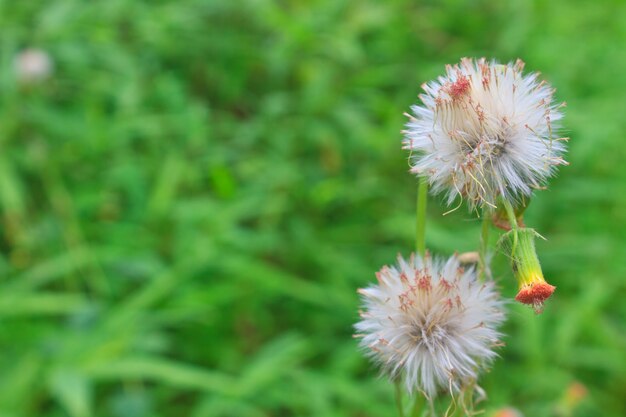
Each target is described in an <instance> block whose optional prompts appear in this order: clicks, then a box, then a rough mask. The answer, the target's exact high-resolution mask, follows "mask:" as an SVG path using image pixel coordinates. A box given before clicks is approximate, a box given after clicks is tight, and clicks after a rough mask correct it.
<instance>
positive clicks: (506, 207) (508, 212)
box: [502, 199, 518, 254]
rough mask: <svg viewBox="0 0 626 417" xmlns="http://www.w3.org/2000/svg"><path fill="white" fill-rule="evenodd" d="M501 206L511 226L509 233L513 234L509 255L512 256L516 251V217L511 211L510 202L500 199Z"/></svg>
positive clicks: (513, 211)
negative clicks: (502, 205)
mask: <svg viewBox="0 0 626 417" xmlns="http://www.w3.org/2000/svg"><path fill="white" fill-rule="evenodd" d="M502 204H504V210H506V216H507V217H508V218H509V223H510V224H511V231H512V232H513V243H512V245H511V254H514V253H515V251H516V250H517V230H518V227H517V217H516V216H515V210H513V206H512V205H511V202H510V201H508V200H505V199H502Z"/></svg>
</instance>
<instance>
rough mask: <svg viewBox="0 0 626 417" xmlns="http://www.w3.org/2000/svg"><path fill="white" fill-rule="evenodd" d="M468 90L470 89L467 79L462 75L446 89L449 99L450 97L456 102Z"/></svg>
mask: <svg viewBox="0 0 626 417" xmlns="http://www.w3.org/2000/svg"><path fill="white" fill-rule="evenodd" d="M469 89H470V81H469V78H467V77H466V76H464V75H461V76H459V77H458V78H457V80H456V81H455V82H453V83H452V84H450V87H449V89H448V94H450V97H452V99H454V100H456V99H458V98H460V97H462V96H464V95H465V94H466V93H467V92H468V91H469Z"/></svg>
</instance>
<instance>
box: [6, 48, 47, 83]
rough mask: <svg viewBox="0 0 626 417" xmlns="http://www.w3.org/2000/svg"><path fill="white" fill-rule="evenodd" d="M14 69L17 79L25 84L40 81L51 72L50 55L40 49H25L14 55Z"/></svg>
mask: <svg viewBox="0 0 626 417" xmlns="http://www.w3.org/2000/svg"><path fill="white" fill-rule="evenodd" d="M14 66H15V71H16V73H17V76H18V78H19V80H20V81H21V82H23V83H26V84H31V83H35V82H37V81H42V80H44V79H46V78H48V76H49V75H50V74H51V73H52V70H53V67H54V65H53V62H52V60H51V59H50V56H49V55H48V54H47V53H46V52H45V51H43V50H40V49H25V50H23V51H22V52H20V53H19V54H18V55H17V56H16V57H15V62H14Z"/></svg>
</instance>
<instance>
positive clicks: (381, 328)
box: [355, 254, 504, 398]
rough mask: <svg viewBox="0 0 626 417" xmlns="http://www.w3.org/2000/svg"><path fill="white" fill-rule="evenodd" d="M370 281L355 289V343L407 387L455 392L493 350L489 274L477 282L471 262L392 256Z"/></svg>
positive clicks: (500, 315) (494, 316) (495, 309)
mask: <svg viewBox="0 0 626 417" xmlns="http://www.w3.org/2000/svg"><path fill="white" fill-rule="evenodd" d="M376 277H377V279H378V284H377V285H372V286H370V287H368V288H365V289H360V290H359V293H360V294H361V297H362V301H363V310H362V311H361V321H359V322H358V323H357V324H356V325H355V328H356V331H357V334H356V337H360V338H361V342H360V345H361V347H362V348H363V349H365V350H366V351H367V353H368V356H369V357H371V358H372V359H373V360H374V361H376V362H378V363H379V364H380V365H381V367H382V370H383V371H384V372H385V373H386V374H387V375H388V376H389V377H390V378H391V379H396V378H403V379H404V384H405V386H406V389H407V390H408V391H409V392H415V391H419V392H421V393H423V394H425V395H426V396H427V397H429V398H433V397H434V396H435V395H436V393H437V391H438V389H440V388H445V389H446V390H449V391H450V392H451V393H457V392H460V391H461V390H462V389H463V387H464V386H465V385H466V384H470V383H473V382H475V381H476V379H477V377H478V373H479V371H480V370H481V369H483V368H485V367H486V366H488V364H489V363H490V361H491V360H492V359H493V358H494V357H495V356H496V353H495V352H494V350H493V349H494V348H495V347H496V346H498V345H499V343H500V342H499V337H500V336H501V335H500V333H499V332H498V330H497V328H498V326H499V325H500V324H501V322H502V321H503V320H504V310H503V302H502V301H501V299H500V296H499V294H498V292H497V291H496V290H495V288H494V283H493V281H487V282H480V281H478V280H477V278H476V272H475V270H474V268H465V269H464V268H462V267H461V264H460V262H459V260H458V258H457V256H456V255H455V256H452V257H451V258H449V259H448V260H444V259H434V260H433V259H432V258H431V256H430V255H428V254H426V256H425V257H424V258H421V257H419V256H417V255H411V257H410V258H409V259H408V260H405V259H403V258H402V257H401V256H398V264H397V266H392V267H389V266H385V267H383V268H382V270H381V271H380V272H378V273H377V274H376Z"/></svg>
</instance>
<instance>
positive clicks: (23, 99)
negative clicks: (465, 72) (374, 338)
mask: <svg viewBox="0 0 626 417" xmlns="http://www.w3.org/2000/svg"><path fill="white" fill-rule="evenodd" d="M625 21H626V3H625V2H623V1H621V0H614V1H597V2H594V1H582V0H552V1H539V0H535V1H523V0H517V1H483V0H473V1H467V2H464V1H458V0H443V1H435V0H430V1H422V2H418V1H410V0H392V1H389V2H380V1H374V0H364V1H347V0H312V1H303V0H285V1H270V0H242V1H227V0H221V1H220V0H209V1H200V0H185V1H182V0H181V1H130V0H128V1H122V0H107V1H104V0H101V1H89V2H87V1H79V0H67V1H35V0H33V1H8V0H4V1H0V209H1V230H0V249H1V256H0V271H1V277H2V278H1V280H0V351H1V354H0V415H1V416H3V417H22V416H23V417H29V416H46V417H48V416H49V417H57V416H59V417H60V416H69V417H90V416H113V417H129V416H130V417H147V416H190V417H204V416H215V417H226V416H238V417H246V416H250V417H257V416H352V417H357V416H359V417H365V416H383V415H384V416H391V415H394V407H393V396H392V390H391V387H390V386H389V384H388V383H386V382H385V381H384V380H382V379H379V378H377V376H376V371H375V370H374V369H373V368H372V367H371V366H370V365H369V364H368V363H367V361H366V360H365V359H363V358H362V356H361V354H360V353H359V352H358V351H357V348H356V341H354V340H353V339H352V337H351V334H352V329H351V326H352V324H353V323H354V322H355V320H356V319H357V308H358V298H357V295H356V293H355V289H356V288H357V287H359V286H364V285H367V284H368V283H369V282H371V281H372V280H373V278H374V272H375V271H376V270H378V269H379V268H380V267H381V266H382V265H383V264H386V263H390V262H393V261H394V258H395V255H396V253H398V252H401V253H405V254H406V253H407V252H409V251H410V250H411V248H412V247H413V230H414V217H413V213H414V202H415V191H416V190H415V188H416V181H415V179H414V178H413V177H411V175H409V174H408V173H407V162H406V158H407V155H406V154H405V153H404V152H403V151H402V150H401V149H400V140H401V135H400V133H399V131H400V130H401V129H402V126H403V123H404V122H405V118H404V117H403V116H402V113H403V112H404V111H406V110H407V109H408V107H409V105H410V104H412V103H414V102H416V100H417V94H418V93H419V85H420V84H421V83H422V82H424V81H427V80H429V79H432V78H433V77H435V76H437V75H439V74H440V73H442V71H443V66H444V64H445V63H454V62H457V61H458V59H459V58H460V57H461V56H487V57H493V58H497V59H499V60H502V61H509V60H514V59H516V58H517V57H520V58H522V59H524V60H525V61H526V62H527V69H528V70H535V71H536V70H541V71H543V75H544V77H545V78H546V79H547V80H549V81H550V82H551V83H552V84H553V85H554V86H555V87H557V88H558V92H557V98H558V99H561V100H566V101H567V102H568V108H567V109H566V110H567V117H566V119H565V126H566V133H565V134H566V135H569V136H571V137H572V140H571V142H570V152H569V154H568V160H569V161H570V162H571V166H570V167H565V168H563V169H562V170H561V172H560V175H559V177H558V178H557V179H556V180H555V181H553V182H552V184H551V187H550V190H549V191H544V192H541V193H538V194H537V196H536V198H535V199H534V200H533V203H532V204H531V206H530V208H529V209H528V211H527V217H526V220H527V223H528V224H530V225H532V226H534V227H536V228H537V229H538V231H539V232H540V233H542V234H543V235H544V236H546V237H547V238H548V240H547V241H546V242H542V243H540V247H539V251H540V257H541V260H542V262H543V266H544V272H545V274H546V277H547V278H548V280H549V281H550V282H551V283H553V284H554V285H556V286H557V287H558V290H557V292H556V294H555V296H554V298H553V300H551V301H550V302H549V304H548V305H547V307H546V310H545V312H544V313H543V315H541V316H535V315H534V314H533V313H532V311H531V310H530V309H527V308H523V307H521V306H518V305H513V304H511V306H510V319H509V322H508V324H507V326H506V329H505V331H506V333H507V334H508V335H509V336H508V337H507V338H506V340H505V341H506V344H507V345H506V346H505V347H503V348H502V349H501V350H500V353H501V355H502V358H500V359H499V360H498V361H497V362H496V364H495V366H494V369H493V371H492V372H491V373H489V374H487V375H485V376H484V378H483V380H482V381H481V382H482V385H483V386H484V388H485V389H486V390H487V393H488V396H489V399H488V401H486V402H485V403H483V405H484V407H485V408H486V409H487V410H493V409H495V408H497V407H501V406H504V405H513V406H515V407H517V408H519V409H521V410H522V411H523V412H524V413H525V415H526V416H552V415H557V414H555V413H556V412H555V407H556V406H557V404H559V403H560V402H561V403H562V402H563V401H564V400H562V396H563V393H564V392H565V390H566V389H567V387H568V386H569V385H570V384H571V383H572V382H573V381H580V382H581V383H582V384H584V385H585V386H586V387H587V388H588V389H589V395H588V398H587V399H586V400H584V401H583V403H582V405H581V406H580V408H579V409H578V411H577V412H576V414H575V415H576V416H585V417H594V416H602V417H619V416H624V415H626V402H625V401H624V398H626V353H625V352H626V336H625V335H626V324H625V319H626V303H624V301H623V300H624V296H625V295H626V284H625V282H626V281H625V280H624V276H625V275H626V265H625V263H624V260H625V259H626V245H625V243H624V239H625V236H626V226H625V225H626V193H625V191H626V189H625V185H626V170H625V169H624V168H623V163H624V160H625V159H626V144H625V143H624V132H625V131H626V119H625V118H624V117H623V113H624V100H625V97H626V77H625V76H624V74H625V73H626V54H625V53H624V46H625V45H626V25H625V24H624V22H625ZM31 47H35V48H39V49H41V50H44V51H46V52H47V53H48V54H49V56H50V58H51V59H52V61H53V63H54V71H53V73H52V74H51V75H50V76H49V78H48V79H46V80H42V81H40V82H36V83H31V84H29V85H27V84H25V83H23V82H19V80H18V76H17V74H16V71H15V65H14V61H15V57H16V54H18V53H19V52H20V51H22V50H24V49H25V48H31ZM444 211H445V208H444V207H442V206H441V204H440V199H438V198H432V199H431V203H430V205H429V225H428V231H427V241H428V245H429V246H430V248H431V249H432V250H433V251H435V252H438V253H443V254H450V253H452V252H453V251H455V250H459V251H465V250H472V249H474V248H475V247H476V246H477V244H478V234H479V224H478V221H476V220H475V219H474V218H473V217H472V215H470V214H469V213H467V211H465V210H458V211H457V212H455V213H453V214H451V215H448V216H445V217H443V216H442V213H443V212H444ZM494 239H495V232H494ZM498 279H499V281H500V285H501V287H502V292H503V294H504V295H505V296H506V297H508V298H511V297H512V296H513V295H514V294H515V292H516V289H515V284H514V282H513V279H512V277H511V275H510V273H509V272H508V271H507V268H501V271H499V272H498Z"/></svg>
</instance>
